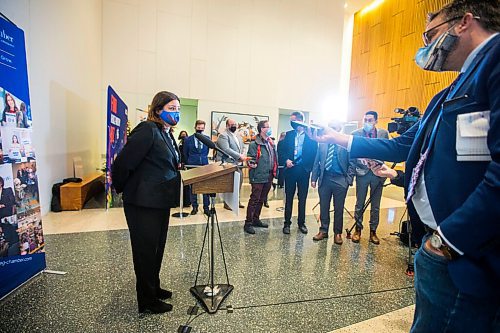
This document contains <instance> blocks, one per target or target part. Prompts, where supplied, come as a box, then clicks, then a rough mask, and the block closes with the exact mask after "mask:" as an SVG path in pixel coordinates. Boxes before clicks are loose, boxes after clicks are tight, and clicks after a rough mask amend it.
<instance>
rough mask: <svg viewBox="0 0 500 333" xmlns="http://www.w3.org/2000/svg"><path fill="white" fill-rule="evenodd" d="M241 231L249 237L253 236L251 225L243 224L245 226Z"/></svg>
mask: <svg viewBox="0 0 500 333" xmlns="http://www.w3.org/2000/svg"><path fill="white" fill-rule="evenodd" d="M243 230H244V231H245V232H246V233H247V234H250V235H253V234H255V229H254V228H253V226H252V225H251V224H245V226H244V227H243Z"/></svg>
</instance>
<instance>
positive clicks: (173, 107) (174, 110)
mask: <svg viewBox="0 0 500 333" xmlns="http://www.w3.org/2000/svg"><path fill="white" fill-rule="evenodd" d="M180 110H181V107H180V106H174V105H172V106H167V111H170V112H176V111H180Z"/></svg>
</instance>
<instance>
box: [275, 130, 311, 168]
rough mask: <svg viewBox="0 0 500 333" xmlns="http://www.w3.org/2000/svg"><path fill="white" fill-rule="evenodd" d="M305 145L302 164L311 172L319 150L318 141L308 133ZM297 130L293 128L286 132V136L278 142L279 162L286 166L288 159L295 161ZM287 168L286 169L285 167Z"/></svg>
mask: <svg viewBox="0 0 500 333" xmlns="http://www.w3.org/2000/svg"><path fill="white" fill-rule="evenodd" d="M304 135H305V138H304V145H303V146H302V162H301V163H300V166H302V167H303V168H304V169H305V170H306V171H307V172H311V171H312V168H313V164H314V158H315V157H316V152H317V151H318V143H317V142H316V141H313V140H311V139H310V138H309V137H308V136H307V135H306V134H304ZM296 136H297V131H295V130H291V131H288V132H286V136H285V138H284V139H283V140H281V141H280V142H279V143H278V164H279V165H280V166H283V167H285V168H286V160H290V161H293V159H294V150H295V137H296ZM285 170H286V169H285Z"/></svg>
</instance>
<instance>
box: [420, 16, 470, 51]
mask: <svg viewBox="0 0 500 333" xmlns="http://www.w3.org/2000/svg"><path fill="white" fill-rule="evenodd" d="M461 18H462V16H455V17H454V18H451V19H449V20H447V21H444V22H442V23H440V24H438V25H436V26H435V27H432V28H430V29H429V30H427V31H424V33H423V34H422V39H423V40H424V45H425V46H428V45H429V44H430V43H431V40H432V37H434V34H429V33H430V32H431V31H433V30H435V29H437V28H439V27H440V26H442V25H444V24H446V23H450V22H452V21H456V20H458V19H461ZM478 18H479V17H478Z"/></svg>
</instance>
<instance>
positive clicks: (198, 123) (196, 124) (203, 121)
mask: <svg viewBox="0 0 500 333" xmlns="http://www.w3.org/2000/svg"><path fill="white" fill-rule="evenodd" d="M206 124H207V123H206V122H205V120H199V119H198V120H197V121H196V122H195V123H194V127H196V126H198V125H206Z"/></svg>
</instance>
